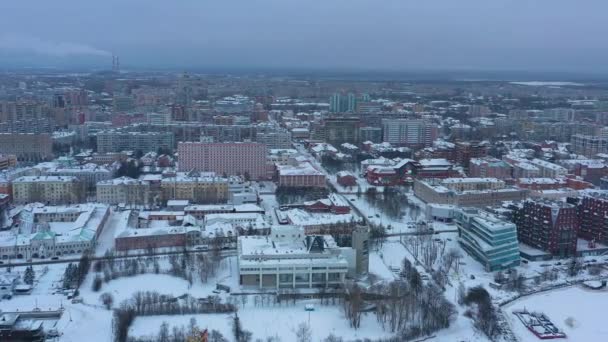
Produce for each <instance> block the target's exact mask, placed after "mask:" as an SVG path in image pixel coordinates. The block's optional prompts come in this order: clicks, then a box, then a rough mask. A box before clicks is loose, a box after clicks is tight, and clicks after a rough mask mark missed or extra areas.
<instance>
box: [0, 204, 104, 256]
mask: <svg viewBox="0 0 608 342" xmlns="http://www.w3.org/2000/svg"><path fill="white" fill-rule="evenodd" d="M109 215H110V209H109V207H108V206H106V205H102V204H79V205H72V206H44V205H40V204H31V205H28V206H26V207H25V208H24V209H23V210H22V211H21V213H20V220H21V223H20V227H19V231H18V232H17V231H14V230H12V231H4V232H0V258H1V259H2V260H8V259H31V258H41V259H44V258H50V257H54V256H62V255H69V254H81V253H82V252H84V251H85V250H87V249H89V248H92V247H94V246H95V242H96V240H97V237H98V236H99V234H100V233H101V231H102V230H103V226H104V224H105V222H106V221H107V219H108V216H109Z"/></svg>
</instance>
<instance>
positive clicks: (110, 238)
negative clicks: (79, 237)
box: [95, 210, 128, 256]
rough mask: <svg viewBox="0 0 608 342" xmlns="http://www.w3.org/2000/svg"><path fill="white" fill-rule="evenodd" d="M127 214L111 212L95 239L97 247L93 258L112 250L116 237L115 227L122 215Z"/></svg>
mask: <svg viewBox="0 0 608 342" xmlns="http://www.w3.org/2000/svg"><path fill="white" fill-rule="evenodd" d="M127 214H128V212H127V211H124V212H115V211H114V210H112V212H111V213H110V217H109V218H108V221H107V222H106V224H105V226H104V227H103V230H102V231H101V234H99V237H98V238H97V243H96V244H97V246H96V247H95V256H103V255H104V254H105V253H106V251H108V250H110V249H113V248H114V236H115V235H116V227H117V226H118V222H119V220H120V219H121V218H122V217H123V215H127Z"/></svg>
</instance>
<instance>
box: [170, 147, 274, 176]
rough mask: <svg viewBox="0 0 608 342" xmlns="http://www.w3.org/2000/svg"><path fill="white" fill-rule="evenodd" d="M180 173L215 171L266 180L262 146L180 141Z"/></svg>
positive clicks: (264, 153)
mask: <svg viewBox="0 0 608 342" xmlns="http://www.w3.org/2000/svg"><path fill="white" fill-rule="evenodd" d="M177 151H178V154H179V170H180V171H192V170H196V171H203V172H215V173H216V174H218V175H224V174H226V175H243V176H246V177H250V178H251V179H264V178H265V177H266V154H267V148H266V145H264V144H260V143H241V142H234V143H205V142H180V143H179V144H178V146H177Z"/></svg>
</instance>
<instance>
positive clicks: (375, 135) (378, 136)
mask: <svg viewBox="0 0 608 342" xmlns="http://www.w3.org/2000/svg"><path fill="white" fill-rule="evenodd" d="M359 140H360V141H361V142H362V143H363V142H366V141H371V142H373V143H380V142H382V128H380V127H361V128H359Z"/></svg>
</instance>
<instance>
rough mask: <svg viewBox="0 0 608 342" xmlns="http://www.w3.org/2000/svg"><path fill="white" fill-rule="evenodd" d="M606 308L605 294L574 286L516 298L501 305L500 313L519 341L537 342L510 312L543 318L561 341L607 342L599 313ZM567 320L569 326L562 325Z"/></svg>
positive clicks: (604, 326) (601, 316) (605, 328)
mask: <svg viewBox="0 0 608 342" xmlns="http://www.w3.org/2000/svg"><path fill="white" fill-rule="evenodd" d="M606 306H608V293H607V291H593V290H587V289H583V288H581V287H578V286H576V287H570V288H566V289H559V290H553V291H549V292H544V293H539V294H535V295H531V296H529V297H525V298H521V299H518V300H516V301H514V302H512V303H510V304H507V305H505V306H504V307H503V311H504V313H505V316H506V318H507V320H508V321H509V324H510V325H511V327H512V328H513V332H514V333H515V335H516V336H517V337H518V338H519V340H520V341H521V342H528V341H529V342H536V341H539V340H538V338H536V336H534V335H533V334H532V333H531V332H530V331H528V329H526V327H524V325H523V324H522V323H521V322H520V321H519V319H518V318H517V317H516V316H515V315H513V313H512V312H513V311H514V310H522V309H526V310H528V311H532V312H542V313H544V314H545V315H547V317H549V319H550V320H551V322H553V324H555V325H556V326H557V328H558V329H560V330H561V331H563V332H564V333H566V336H567V338H566V339H562V340H561V341H585V342H601V341H608V326H607V325H606V323H605V317H604V315H603V314H602V312H603V310H604V308H605V307H606ZM569 319H572V320H571V321H572V322H573V324H572V326H569V325H568V324H567V323H566V321H567V320H569Z"/></svg>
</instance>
